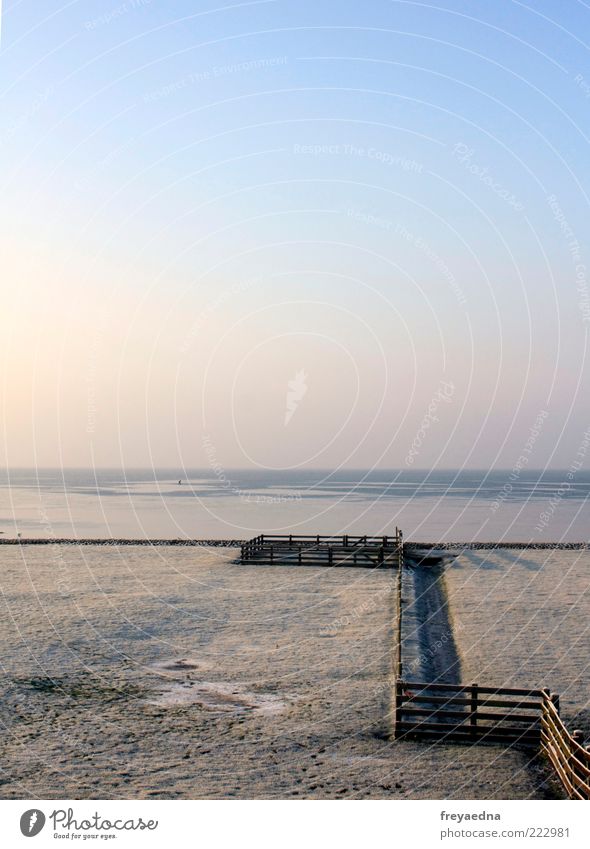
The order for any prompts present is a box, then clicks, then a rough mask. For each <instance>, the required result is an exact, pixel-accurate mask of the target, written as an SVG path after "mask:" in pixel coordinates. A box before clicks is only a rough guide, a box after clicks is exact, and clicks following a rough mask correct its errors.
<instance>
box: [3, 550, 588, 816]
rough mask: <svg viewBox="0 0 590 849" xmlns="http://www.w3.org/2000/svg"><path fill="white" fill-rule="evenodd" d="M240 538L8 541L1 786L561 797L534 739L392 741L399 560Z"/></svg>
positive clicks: (457, 574)
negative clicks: (271, 561) (342, 560)
mask: <svg viewBox="0 0 590 849" xmlns="http://www.w3.org/2000/svg"><path fill="white" fill-rule="evenodd" d="M236 553H237V552H236V550H235V549H210V550H208V549H195V548H174V547H170V548H158V549H152V548H147V547H125V548H120V549H117V548H104V547H87V548H78V547H74V546H57V545H51V546H42V547H33V546H22V547H3V548H2V549H1V550H0V586H1V590H2V604H3V609H2V616H1V617H0V662H1V664H2V672H3V676H2V683H1V693H0V723H1V728H2V731H1V733H0V796H2V797H3V798H28V797H39V798H220V797H225V798H276V797H279V798H285V797H287V798H297V797H299V798H304V797H312V798H343V797H348V798H483V799H486V798H527V797H533V798H539V797H544V796H547V795H551V794H552V793H553V792H554V790H553V789H552V787H551V785H549V784H548V783H547V781H546V776H547V774H546V772H544V771H543V770H542V768H541V767H540V765H539V764H538V763H537V761H536V760H535V759H533V761H532V762H531V763H529V762H528V758H527V756H525V755H524V754H522V753H518V752H510V751H505V750H503V749H499V748H495V747H482V748H480V747H478V748H469V747H460V746H457V747H454V746H442V745H434V746H429V745H426V744H422V743H405V742H394V741H392V740H391V739H390V731H391V715H390V709H391V703H390V699H391V671H392V670H391V665H392V659H393V644H394V593H393V585H394V580H395V573H394V572H389V571H387V572H380V573H374V572H371V571H369V570H366V569H342V570H328V569H313V568H306V567H302V568H288V567H280V566H279V567H260V566H252V567H245V566H239V565H236V564H235V563H234V562H233V558H234V557H235V555H236ZM568 557H570V560H568V561H567V562H572V561H571V558H572V557H573V555H571V556H570V555H568ZM576 557H577V555H576ZM468 562H470V561H466V560H465V559H463V560H462V563H461V564H459V565H458V566H457V568H456V570H455V571H454V572H453V576H452V580H453V581H455V582H456V583H457V582H458V583H459V584H461V583H464V584H468V582H467V581H466V577H467V574H468V571H469V570H468V567H467V563H468ZM500 562H502V561H500ZM522 573H523V570H520V572H519V574H522ZM491 574H494V573H493V572H492V573H491ZM526 574H528V572H526ZM534 574H535V575H537V574H538V570H535V572H534ZM483 612H484V611H483V610H482V611H481V613H480V615H483ZM463 618H464V620H465V624H466V628H467V623H468V621H469V617H468V616H467V614H465V616H464V617H463ZM464 633H465V634H466V633H467V630H466V631H465V632H464ZM489 647H490V643H489V641H488V644H487V649H486V651H485V652H484V646H483V645H482V652H483V653H484V654H485V653H486V652H488V651H489ZM544 666H546V664H544ZM481 677H482V678H483V674H482V676H481ZM500 677H502V676H500ZM517 677H518V676H517ZM546 680H549V678H547V679H546ZM562 691H563V687H562ZM564 696H565V692H564Z"/></svg>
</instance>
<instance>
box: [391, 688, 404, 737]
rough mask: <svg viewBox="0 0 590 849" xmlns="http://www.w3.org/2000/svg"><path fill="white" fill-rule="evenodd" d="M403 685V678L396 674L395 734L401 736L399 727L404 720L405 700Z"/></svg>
mask: <svg viewBox="0 0 590 849" xmlns="http://www.w3.org/2000/svg"><path fill="white" fill-rule="evenodd" d="M403 697H404V694H403V685H402V682H401V680H400V679H399V678H398V677H397V676H396V679H395V719H394V724H393V736H394V738H395V737H399V728H400V725H401V722H402V700H403Z"/></svg>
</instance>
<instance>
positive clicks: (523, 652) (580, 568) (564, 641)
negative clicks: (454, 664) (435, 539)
mask: <svg viewBox="0 0 590 849" xmlns="http://www.w3.org/2000/svg"><path fill="white" fill-rule="evenodd" d="M445 582H446V585H447V588H448V595H449V600H450V610H451V615H452V624H453V633H454V637H455V643H456V645H457V648H458V650H459V655H460V660H461V675H462V680H463V681H464V682H466V683H471V682H472V681H473V682H477V683H479V684H482V685H485V684H493V685H498V686H506V687H510V686H524V687H528V686H530V687H534V688H536V687H549V688H550V689H551V691H552V692H557V693H559V694H560V696H561V713H562V715H563V716H564V718H565V719H566V721H567V724H568V727H570V728H571V729H572V730H573V729H574V728H581V729H583V730H584V731H585V732H586V735H587V736H588V735H589V734H590V552H589V551H559V550H557V551H547V550H546V551H531V550H525V551H515V550H506V549H496V550H494V551H466V552H464V553H463V554H462V555H461V557H459V558H458V559H457V560H456V561H455V562H454V563H453V564H451V565H450V566H448V567H447V569H446V573H445Z"/></svg>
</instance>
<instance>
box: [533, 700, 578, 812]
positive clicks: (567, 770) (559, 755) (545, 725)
mask: <svg viewBox="0 0 590 849" xmlns="http://www.w3.org/2000/svg"><path fill="white" fill-rule="evenodd" d="M541 751H542V752H543V753H544V754H545V755H546V757H547V758H548V759H549V761H550V763H551V764H552V766H553V769H554V770H555V772H556V773H557V775H558V776H559V779H560V781H561V783H562V785H563V787H564V788H565V790H566V792H567V794H568V796H569V797H570V799H590V751H588V748H585V747H584V735H583V734H582V732H581V731H574V732H573V733H572V734H570V732H569V731H568V730H567V728H566V727H565V725H564V723H563V720H562V718H561V716H560V715H559V696H558V695H556V694H555V693H550V692H549V690H543V714H542V718H541Z"/></svg>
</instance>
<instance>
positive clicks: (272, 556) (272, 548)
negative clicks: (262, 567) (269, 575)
mask: <svg viewBox="0 0 590 849" xmlns="http://www.w3.org/2000/svg"><path fill="white" fill-rule="evenodd" d="M274 559H275V547H274V545H271V547H270V562H271V563H273V562H274Z"/></svg>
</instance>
